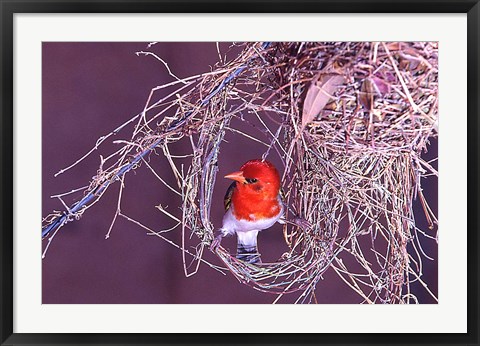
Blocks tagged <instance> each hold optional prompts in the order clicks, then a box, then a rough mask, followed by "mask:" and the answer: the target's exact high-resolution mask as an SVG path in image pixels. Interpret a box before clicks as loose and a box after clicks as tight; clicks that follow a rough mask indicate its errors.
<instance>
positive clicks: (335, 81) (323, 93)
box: [302, 73, 345, 127]
mask: <svg viewBox="0 0 480 346" xmlns="http://www.w3.org/2000/svg"><path fill="white" fill-rule="evenodd" d="M344 81H345V78H344V77H343V76H342V75H340V74H333V73H325V74H318V75H317V76H316V77H315V78H314V79H313V81H312V83H311V84H310V87H309V88H308V91H307V95H306V96H305V102H304V103H303V114H302V126H303V127H305V126H306V125H307V124H308V123H310V122H311V121H312V120H313V119H314V118H315V116H317V115H318V114H319V113H320V112H321V111H322V109H324V108H325V106H326V105H327V103H328V101H329V100H330V99H331V98H332V97H333V94H334V93H335V91H336V90H337V88H338V87H339V86H340V85H342V84H343V83H344Z"/></svg>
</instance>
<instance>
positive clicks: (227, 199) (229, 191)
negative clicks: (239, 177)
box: [223, 181, 237, 211]
mask: <svg viewBox="0 0 480 346" xmlns="http://www.w3.org/2000/svg"><path fill="white" fill-rule="evenodd" d="M236 185H237V183H236V182H235V181H234V182H233V183H231V184H230V186H229V187H228V189H227V192H225V197H224V198H223V206H224V207H225V211H227V210H228V209H230V204H231V203H232V194H233V190H235V186H236Z"/></svg>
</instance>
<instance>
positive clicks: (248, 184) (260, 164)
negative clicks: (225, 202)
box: [225, 159, 280, 198]
mask: <svg viewBox="0 0 480 346" xmlns="http://www.w3.org/2000/svg"><path fill="white" fill-rule="evenodd" d="M225 178H228V179H232V180H235V181H237V182H238V183H239V184H237V188H238V189H239V190H240V191H244V192H245V193H247V194H261V195H262V196H263V197H264V198H265V197H266V198H276V197H277V195H278V192H279V190H280V175H279V174H278V171H277V169H276V168H275V166H274V165H273V164H272V163H270V162H268V161H262V160H260V159H257V160H250V161H248V162H246V163H245V164H244V165H243V166H242V167H241V168H240V171H238V172H234V173H231V174H228V175H226V176H225Z"/></svg>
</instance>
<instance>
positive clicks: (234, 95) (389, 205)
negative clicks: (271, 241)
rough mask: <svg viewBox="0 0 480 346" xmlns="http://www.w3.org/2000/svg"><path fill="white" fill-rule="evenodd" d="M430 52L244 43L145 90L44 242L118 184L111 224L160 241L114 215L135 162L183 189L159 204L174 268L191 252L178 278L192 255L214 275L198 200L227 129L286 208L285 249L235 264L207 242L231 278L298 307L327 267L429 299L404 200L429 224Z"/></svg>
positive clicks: (392, 294)
mask: <svg viewBox="0 0 480 346" xmlns="http://www.w3.org/2000/svg"><path fill="white" fill-rule="evenodd" d="M143 53H144V54H147V53H145V52H143ZM148 54H153V53H148ZM437 55H438V47H437V44H436V43H434V42H415V43H398V42H394V43H382V42H315V43H310V42H291V43H289V42H286V43H272V44H260V43H248V44H244V45H243V50H242V52H241V54H239V55H238V57H237V58H235V59H234V60H232V61H230V62H228V63H225V64H222V63H219V64H218V66H216V68H215V69H214V70H213V71H212V72H210V73H206V74H203V75H199V76H193V77H190V78H186V79H179V78H177V80H176V81H175V82H172V83H169V84H167V85H163V86H160V87H157V88H155V89H153V90H152V92H151V94H150V96H149V98H148V102H147V105H146V106H145V109H144V110H143V112H141V113H140V114H138V115H137V116H135V117H134V118H132V119H130V120H129V121H128V122H127V123H125V124H123V125H122V126H120V127H119V128H117V129H116V130H115V131H112V133H110V134H109V135H107V136H104V137H102V138H100V140H99V142H97V145H96V146H95V147H94V148H93V149H92V151H90V152H89V153H87V155H89V154H91V153H92V152H93V151H94V150H96V148H98V146H99V145H100V144H101V143H102V142H103V141H104V140H106V139H107V138H109V137H110V136H111V135H113V134H116V133H118V132H119V131H120V130H124V129H125V128H127V127H129V126H133V134H132V136H131V138H130V139H129V140H128V141H124V145H123V147H122V148H121V149H119V150H117V151H116V152H115V153H113V154H111V155H109V156H108V157H106V158H103V157H102V162H101V165H100V168H99V170H98V172H97V175H96V176H95V177H94V179H93V180H92V181H91V183H90V185H89V186H88V187H86V188H85V195H84V197H83V198H82V199H81V200H80V201H79V202H78V203H77V204H75V205H73V206H72V207H70V208H67V210H66V211H65V212H62V213H58V212H57V213H54V214H52V215H49V216H48V217H47V218H45V220H44V223H45V226H44V228H43V230H42V236H44V237H45V236H47V235H49V234H52V235H51V236H49V238H48V244H47V246H46V249H45V251H46V250H47V249H48V246H49V245H50V243H51V241H52V239H53V237H54V235H55V234H56V233H57V232H58V230H59V229H60V228H61V227H62V226H63V225H65V224H66V223H67V222H68V221H70V220H73V219H75V218H79V217H81V215H82V214H83V213H84V211H85V210H86V209H88V208H89V207H91V206H92V205H93V204H94V203H95V202H96V201H97V200H98V199H99V198H101V196H102V195H103V193H104V192H105V190H106V189H107V188H108V187H109V186H110V185H111V184H112V183H113V182H115V181H119V180H120V181H121V183H122V184H121V187H120V193H119V202H118V209H117V212H116V214H115V216H114V219H113V222H112V225H111V227H110V230H111V229H112V227H113V225H114V223H115V221H116V219H117V217H118V216H122V217H124V218H126V219H127V220H129V221H131V222H133V223H135V224H136V225H138V226H140V227H143V228H145V229H148V230H149V231H151V232H152V233H153V234H156V235H158V236H159V237H161V238H162V239H164V240H167V239H166V238H163V237H162V235H161V234H160V232H155V231H153V230H151V229H149V228H148V227H146V226H144V225H143V224H142V223H141V222H139V221H137V220H133V219H132V218H130V217H128V216H126V215H124V214H122V212H121V193H122V189H123V188H124V186H123V178H124V175H125V174H126V173H127V172H129V171H131V170H133V169H137V168H138V167H140V166H142V165H145V166H146V167H147V168H148V169H150V170H151V171H152V173H153V174H154V175H155V176H156V177H157V178H158V179H159V180H160V181H161V182H162V183H164V184H165V185H166V186H167V187H168V188H169V189H171V190H172V191H174V192H175V193H177V194H178V195H180V196H181V197H182V205H181V210H182V216H181V218H177V217H176V216H174V215H172V214H171V213H169V212H167V211H166V210H165V209H164V208H162V207H161V206H158V209H159V211H160V212H162V213H164V214H165V215H167V216H169V217H170V218H172V219H173V220H175V221H176V223H177V226H176V227H179V228H180V229H181V232H182V244H181V245H175V244H174V245H175V246H177V247H178V248H180V249H181V250H182V253H183V256H184V258H183V260H184V264H185V263H186V259H185V256H186V255H190V256H193V257H194V258H195V259H197V267H196V269H195V270H194V271H193V273H188V272H187V270H186V266H185V265H184V268H185V274H186V275H187V276H188V275H192V274H194V273H196V271H197V269H198V266H199V265H200V263H207V264H208V265H210V266H211V267H212V268H214V269H217V270H220V271H221V268H219V267H218V266H215V265H212V264H210V263H208V262H206V261H205V260H203V259H202V256H203V251H204V249H205V248H206V247H208V245H209V244H210V243H211V241H212V240H213V233H214V226H213V224H212V222H211V221H210V206H211V205H212V203H211V202H212V195H213V188H214V186H215V178H216V174H217V170H218V168H217V161H218V157H219V154H220V151H221V148H222V144H223V142H224V137H225V134H226V133H228V132H233V133H234V134H235V135H239V136H243V137H245V138H248V139H249V140H252V141H255V143H257V144H258V145H259V146H263V147H264V148H265V151H264V157H267V156H269V155H277V156H278V157H279V158H280V159H281V161H282V162H283V165H284V167H283V172H284V174H283V177H282V185H283V187H284V190H285V196H286V204H287V205H288V211H287V215H286V218H287V221H288V222H287V223H286V224H285V225H284V237H285V241H286V243H287V245H288V246H289V251H288V252H286V253H285V254H284V255H283V256H282V257H281V258H280V259H279V260H278V261H277V262H275V263H265V264H257V265H255V264H248V263H244V262H243V261H240V260H238V259H236V258H235V257H233V256H231V254H230V253H228V251H227V250H226V249H224V248H223V247H218V248H217V249H216V250H215V253H216V254H217V256H218V257H219V258H220V259H221V260H222V262H223V263H224V265H225V266H226V268H227V269H228V270H229V271H230V272H231V273H232V274H233V275H234V276H235V277H236V278H237V279H238V280H239V281H240V282H242V283H244V284H247V285H249V286H252V287H253V288H255V289H257V290H260V291H262V292H268V293H273V294H276V295H277V297H276V299H275V302H277V301H278V300H279V299H281V297H282V296H283V295H285V294H288V293H293V292H297V299H296V302H298V303H309V302H315V301H316V297H315V288H316V285H317V283H318V281H319V280H321V279H322V274H323V273H324V272H325V271H326V270H327V269H328V268H332V269H333V270H334V271H335V273H337V274H338V276H339V277H340V278H341V279H342V280H343V281H344V282H345V283H346V284H347V285H348V286H349V287H350V288H351V289H352V290H354V291H355V292H357V293H358V294H359V295H360V296H361V297H362V299H363V302H367V303H377V302H381V303H411V302H414V303H416V302H417V298H416V297H415V295H414V294H413V293H412V292H411V290H410V285H411V284H412V283H413V282H416V281H418V282H420V283H421V284H422V285H423V286H424V287H425V289H426V291H427V292H429V293H430V294H431V295H432V297H433V298H434V299H436V297H435V294H434V293H433V292H431V291H430V290H429V288H428V287H427V285H426V284H425V283H424V282H423V280H422V260H423V259H425V258H428V256H427V255H426V254H425V253H424V251H423V249H422V247H421V243H420V241H419V237H420V236H422V237H423V238H425V239H429V240H431V241H436V234H430V233H432V231H431V230H420V229H418V228H417V226H416V223H415V216H414V213H413V201H414V199H416V198H417V199H419V200H420V202H421V203H422V206H423V207H424V211H425V216H426V218H427V220H428V221H429V224H430V227H431V229H434V228H435V226H436V224H437V219H436V216H435V215H434V213H433V212H432V210H431V209H430V207H429V205H428V201H427V198H426V197H425V196H424V195H423V192H422V188H421V178H422V177H427V176H429V175H435V176H438V172H437V171H436V169H435V168H434V164H432V162H426V161H425V160H423V159H422V153H423V152H425V151H426V150H427V148H428V144H429V139H430V138H433V137H436V136H437V130H436V126H437V117H438V109H437V100H438V96H437V93H438V61H437V60H438V57H437ZM157 58H158V59H159V60H161V59H160V58H159V57H157ZM169 87H176V90H175V91H173V92H172V93H170V94H169V95H167V96H166V97H163V98H161V99H160V100H157V101H155V102H152V100H153V99H154V98H155V93H156V92H157V91H158V90H161V89H165V88H169ZM205 95H206V96H205ZM233 119H242V120H243V121H242V122H243V123H244V124H249V123H251V122H252V121H253V120H255V121H258V122H259V123H260V124H261V125H262V128H261V129H258V128H253V127H252V132H251V133H250V132H246V131H245V130H241V129H240V128H237V127H235V126H233V125H232V124H233V122H232V120H233ZM259 130H260V131H259ZM255 131H256V132H255ZM258 132H259V134H258ZM185 140H186V141H188V143H189V145H190V147H191V154H190V155H189V156H188V158H189V165H188V166H186V168H185V169H183V170H179V169H178V168H177V165H176V164H175V162H176V160H177V158H176V157H175V156H173V155H171V154H170V150H169V145H170V144H172V143H175V142H178V141H185ZM156 150H161V151H162V152H163V154H164V155H165V157H166V158H167V159H168V162H169V165H170V168H171V170H172V172H173V174H174V176H175V178H176V181H177V186H175V187H174V186H170V185H168V184H167V183H166V182H165V179H163V178H162V176H161V174H158V173H157V172H155V171H154V170H153V169H152V167H151V166H150V165H149V164H148V161H147V160H146V158H148V157H149V156H150V155H151V154H152V153H153V152H154V151H156ZM84 157H85V156H84ZM84 157H83V158H84ZM83 158H81V159H80V160H82V159H83ZM182 159H183V160H184V159H185V158H182ZM80 160H79V161H80ZM79 161H77V163H78V162H79ZM107 165H108V168H104V166H107ZM72 166H73V165H72ZM72 166H70V167H68V168H67V169H69V168H71V167H72ZM63 171H65V170H62V171H61V172H59V173H62V172H63ZM63 196H64V195H58V196H56V197H58V198H62V197H63ZM110 230H109V232H108V233H107V237H108V236H109V234H110ZM189 234H195V235H196V236H197V237H198V239H199V240H198V246H197V247H196V248H195V253H191V252H189V251H188V250H186V248H185V239H186V237H187V236H188V235H189ZM167 241H168V240H167ZM407 247H411V249H412V250H409V251H407Z"/></svg>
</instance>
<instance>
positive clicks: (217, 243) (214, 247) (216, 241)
mask: <svg viewBox="0 0 480 346" xmlns="http://www.w3.org/2000/svg"><path fill="white" fill-rule="evenodd" d="M222 238H223V235H222V234H219V235H217V236H216V237H215V238H214V239H213V240H212V242H211V243H210V251H212V252H215V251H216V250H217V248H218V247H219V246H220V244H221V242H222Z"/></svg>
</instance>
